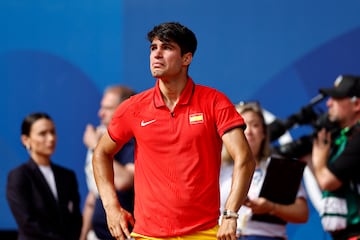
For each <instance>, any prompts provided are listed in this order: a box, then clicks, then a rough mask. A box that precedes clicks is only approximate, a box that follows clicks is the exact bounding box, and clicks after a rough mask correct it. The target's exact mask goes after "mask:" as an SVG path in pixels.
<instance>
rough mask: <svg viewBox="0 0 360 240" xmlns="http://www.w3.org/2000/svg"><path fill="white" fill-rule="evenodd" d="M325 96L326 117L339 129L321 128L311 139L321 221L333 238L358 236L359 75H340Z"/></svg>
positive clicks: (325, 89)
mask: <svg viewBox="0 0 360 240" xmlns="http://www.w3.org/2000/svg"><path fill="white" fill-rule="evenodd" d="M320 92H321V93H322V94H323V95H325V96H328V97H329V99H328V100H327V102H326V105H327V107H328V116H329V120H330V121H333V122H337V123H338V124H339V126H340V127H341V132H340V133H339V134H338V135H337V136H336V137H333V136H332V135H331V133H330V132H329V131H327V130H326V129H321V130H320V131H319V132H318V133H317V136H316V138H315V139H314V140H313V147H312V160H311V162H310V163H309V164H312V168H313V172H314V176H315V178H316V180H317V183H318V185H319V187H320V189H321V190H322V195H323V203H322V211H321V212H320V213H321V222H322V225H323V227H324V229H325V230H326V231H328V232H329V233H330V234H331V236H332V238H333V239H335V240H338V239H349V240H350V239H351V240H353V239H360V209H359V208H360V174H359V169H360V77H358V76H351V75H345V76H339V77H338V78H337V79H336V80H335V83H334V87H333V88H323V89H320Z"/></svg>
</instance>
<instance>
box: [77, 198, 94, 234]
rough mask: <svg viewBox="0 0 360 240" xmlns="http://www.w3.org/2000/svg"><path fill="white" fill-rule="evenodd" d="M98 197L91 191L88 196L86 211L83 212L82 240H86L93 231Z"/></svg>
mask: <svg viewBox="0 0 360 240" xmlns="http://www.w3.org/2000/svg"><path fill="white" fill-rule="evenodd" d="M95 201H96V196H95V194H94V193H93V192H91V191H89V192H88V195H87V196H86V200H85V205H84V210H83V224H82V228H81V235H80V240H86V239H87V235H88V233H89V231H90V229H91V227H92V226H91V219H92V216H93V213H94V208H95Z"/></svg>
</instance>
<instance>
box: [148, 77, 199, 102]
mask: <svg viewBox="0 0 360 240" xmlns="http://www.w3.org/2000/svg"><path fill="white" fill-rule="evenodd" d="M159 81H160V80H159V79H158V80H157V81H156V86H155V93H154V104H155V107H157V108H159V107H163V106H165V102H164V99H163V98H162V94H161V92H160V87H159ZM194 88H195V83H194V81H193V80H192V79H191V77H188V80H187V83H186V86H185V88H184V90H183V91H182V93H181V95H180V99H179V102H178V103H177V104H178V105H186V104H188V103H189V102H190V99H191V97H192V95H193V92H194Z"/></svg>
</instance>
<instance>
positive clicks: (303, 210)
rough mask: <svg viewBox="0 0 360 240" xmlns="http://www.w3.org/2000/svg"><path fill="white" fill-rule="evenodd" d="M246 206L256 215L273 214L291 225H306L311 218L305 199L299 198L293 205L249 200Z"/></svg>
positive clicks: (262, 199) (265, 200)
mask: <svg viewBox="0 0 360 240" xmlns="http://www.w3.org/2000/svg"><path fill="white" fill-rule="evenodd" d="M245 206H247V207H249V208H251V210H252V212H253V213H255V214H271V215H274V216H277V217H279V218H281V219H283V220H284V221H286V222H291V223H305V222H306V221H307V220H308V218H309V208H308V205H307V202H306V200H305V199H304V198H302V197H298V198H296V200H295V202H294V203H292V204H288V205H285V204H279V203H275V202H272V201H270V200H268V199H266V198H263V197H260V198H256V199H253V200H247V201H246V203H245Z"/></svg>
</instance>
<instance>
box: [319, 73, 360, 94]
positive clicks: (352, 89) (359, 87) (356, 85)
mask: <svg viewBox="0 0 360 240" xmlns="http://www.w3.org/2000/svg"><path fill="white" fill-rule="evenodd" d="M319 92H320V93H322V94H324V95H326V96H330V97H332V98H346V97H354V96H355V97H360V77H359V76H353V75H340V76H338V77H337V78H336V80H335V82H334V87H333V88H320V90H319Z"/></svg>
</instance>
